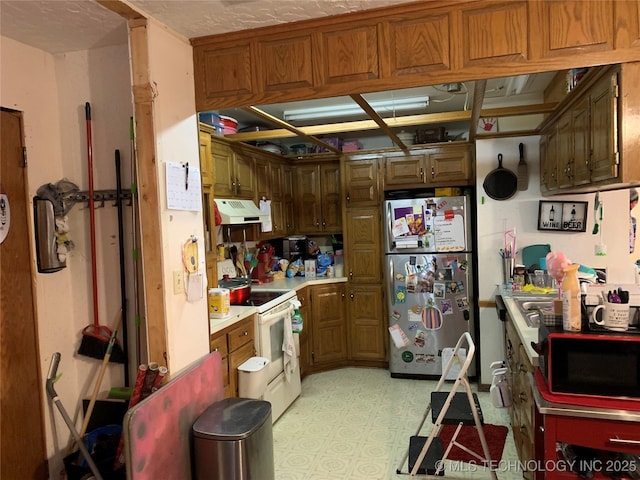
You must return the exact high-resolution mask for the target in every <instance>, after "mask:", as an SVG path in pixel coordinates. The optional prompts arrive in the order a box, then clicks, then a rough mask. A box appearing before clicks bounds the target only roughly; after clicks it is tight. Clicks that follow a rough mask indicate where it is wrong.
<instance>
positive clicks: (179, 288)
mask: <svg viewBox="0 0 640 480" xmlns="http://www.w3.org/2000/svg"><path fill="white" fill-rule="evenodd" d="M179 293H184V272H183V271H182V270H174V271H173V294H174V295H178V294H179Z"/></svg>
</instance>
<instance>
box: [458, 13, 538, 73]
mask: <svg viewBox="0 0 640 480" xmlns="http://www.w3.org/2000/svg"><path fill="white" fill-rule="evenodd" d="M527 24H528V19H527V2H505V3H502V4H501V3H497V4H488V5H483V6H481V7H475V8H468V9H465V8H464V7H463V9H462V25H461V28H462V31H461V32H460V36H461V38H462V44H461V45H460V54H461V55H462V58H463V60H462V67H463V68H465V67H477V66H486V65H494V64H496V63H512V62H521V61H525V60H527V59H528V58H529V52H528V48H527V46H528V43H529V42H528V37H527Z"/></svg>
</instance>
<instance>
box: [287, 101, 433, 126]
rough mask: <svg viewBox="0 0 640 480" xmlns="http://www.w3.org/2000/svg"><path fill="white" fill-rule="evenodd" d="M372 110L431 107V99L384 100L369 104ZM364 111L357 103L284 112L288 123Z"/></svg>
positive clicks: (362, 112)
mask: <svg viewBox="0 0 640 480" xmlns="http://www.w3.org/2000/svg"><path fill="white" fill-rule="evenodd" d="M369 105H371V108H373V109H374V110H375V111H376V112H378V113H384V112H395V111H398V110H412V109H416V108H425V107H427V106H428V105H429V97H422V98H399V99H395V100H382V101H377V102H369ZM364 113H365V112H364V110H362V108H360V106H359V105H358V104H356V103H354V104H350V105H326V106H322V107H313V108H300V109H297V110H285V111H284V112H283V114H284V119H285V120H286V121H295V120H313V119H318V118H327V117H345V116H351V115H360V114H364Z"/></svg>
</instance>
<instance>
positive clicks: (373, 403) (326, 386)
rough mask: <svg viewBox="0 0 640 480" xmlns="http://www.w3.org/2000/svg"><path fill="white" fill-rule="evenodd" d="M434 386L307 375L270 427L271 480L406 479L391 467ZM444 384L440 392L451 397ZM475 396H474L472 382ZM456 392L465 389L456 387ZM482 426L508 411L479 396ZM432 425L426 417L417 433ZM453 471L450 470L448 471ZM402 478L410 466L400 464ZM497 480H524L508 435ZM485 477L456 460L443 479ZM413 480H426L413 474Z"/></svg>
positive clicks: (381, 376)
mask: <svg viewBox="0 0 640 480" xmlns="http://www.w3.org/2000/svg"><path fill="white" fill-rule="evenodd" d="M436 383H437V382H436V381H431V380H406V379H397V378H391V376H390V374H389V371H387V370H383V369H367V368H343V369H339V370H333V371H329V372H323V373H318V374H314V375H310V376H307V377H306V378H305V379H304V380H303V382H302V395H301V396H300V397H299V398H298V399H297V400H296V401H295V402H294V403H293V404H292V405H291V407H289V409H288V410H287V411H286V412H285V413H284V414H283V415H282V417H280V419H279V420H278V421H277V422H276V423H275V424H274V426H273V440H274V458H275V474H276V475H275V477H276V479H277V480H338V479H350V480H361V479H362V480H365V479H366V480H383V479H384V480H388V479H392V480H396V479H408V478H410V477H409V475H407V474H404V475H402V474H401V475H398V474H396V469H397V468H398V467H399V463H400V461H401V460H402V456H403V455H404V453H405V451H406V449H407V448H408V446H409V437H411V436H412V435H415V433H416V430H417V429H418V427H419V425H420V421H421V420H422V418H423V415H424V412H425V411H426V409H427V406H428V404H429V399H430V392H431V391H432V390H433V389H434V388H435V386H436ZM450 386H451V385H450V384H449V383H447V384H446V385H445V387H444V388H443V390H444V391H450ZM472 389H473V391H476V388H475V385H473V384H472ZM458 391H464V389H463V388H462V387H460V389H459V390H458ZM478 398H479V400H480V403H481V407H482V413H483V416H484V420H485V423H493V424H496V425H507V426H509V415H508V412H507V410H506V409H497V408H495V407H493V406H492V404H491V400H490V397H489V393H488V392H479V393H478ZM432 427H433V424H432V423H431V418H430V417H429V418H428V419H427V420H426V421H425V424H424V427H423V429H422V430H421V432H420V435H423V436H428V435H429V431H430V429H431V428H432ZM454 470H455V471H454ZM401 471H402V472H405V473H406V472H407V471H408V466H407V464H406V462H405V464H404V465H403V466H402V470H401ZM497 476H498V478H499V480H519V479H522V471H521V470H519V468H518V465H517V454H516V450H515V445H514V443H513V435H512V432H511V430H510V431H509V434H508V436H507V441H506V443H505V448H504V451H503V454H502V461H501V462H500V464H499V467H498V469H497ZM460 477H463V478H490V476H489V472H488V471H487V470H484V469H482V468H481V467H480V466H477V467H474V466H472V465H470V464H466V463H462V462H456V465H453V464H452V465H451V466H450V467H447V470H445V475H444V477H442V478H444V479H446V478H460ZM416 478H424V476H418V477H416Z"/></svg>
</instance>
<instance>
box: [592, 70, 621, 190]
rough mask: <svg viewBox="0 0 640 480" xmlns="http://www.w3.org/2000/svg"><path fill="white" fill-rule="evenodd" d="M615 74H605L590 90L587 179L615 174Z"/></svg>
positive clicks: (616, 169)
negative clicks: (589, 162)
mask: <svg viewBox="0 0 640 480" xmlns="http://www.w3.org/2000/svg"><path fill="white" fill-rule="evenodd" d="M617 97H618V74H617V73H613V74H608V75H605V76H604V77H603V78H602V79H601V80H600V81H598V83H597V84H596V85H594V87H593V89H592V93H591V168H592V171H591V181H592V182H599V181H605V180H610V179H613V178H617V177H618V167H619V152H618V128H617V118H618V98H617Z"/></svg>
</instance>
